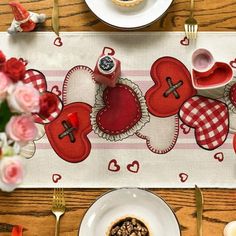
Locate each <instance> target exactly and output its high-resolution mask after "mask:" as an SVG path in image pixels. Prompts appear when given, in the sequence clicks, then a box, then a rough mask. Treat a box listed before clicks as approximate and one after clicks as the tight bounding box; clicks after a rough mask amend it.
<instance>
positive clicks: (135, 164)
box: [127, 161, 140, 174]
mask: <svg viewBox="0 0 236 236" xmlns="http://www.w3.org/2000/svg"><path fill="white" fill-rule="evenodd" d="M139 167H140V166H139V162H138V161H133V162H132V163H131V164H128V165H127V170H128V171H130V172H132V173H135V174H136V173H138V171H139Z"/></svg>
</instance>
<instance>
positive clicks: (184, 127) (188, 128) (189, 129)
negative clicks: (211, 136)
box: [180, 123, 191, 134]
mask: <svg viewBox="0 0 236 236" xmlns="http://www.w3.org/2000/svg"><path fill="white" fill-rule="evenodd" d="M180 128H181V129H182V130H183V133H184V134H188V133H189V132H190V131H191V128H190V127H188V126H187V125H185V124H183V123H182V124H181V125H180Z"/></svg>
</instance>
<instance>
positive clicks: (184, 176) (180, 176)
mask: <svg viewBox="0 0 236 236" xmlns="http://www.w3.org/2000/svg"><path fill="white" fill-rule="evenodd" d="M179 178H180V181H181V182H182V183H184V182H186V181H187V179H188V174H186V173H180V174H179Z"/></svg>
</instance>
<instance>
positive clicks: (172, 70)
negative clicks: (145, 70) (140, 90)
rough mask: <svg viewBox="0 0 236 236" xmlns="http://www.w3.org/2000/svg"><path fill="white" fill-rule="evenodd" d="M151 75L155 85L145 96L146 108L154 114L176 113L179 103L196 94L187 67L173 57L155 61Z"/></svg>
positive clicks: (159, 115)
mask: <svg viewBox="0 0 236 236" xmlns="http://www.w3.org/2000/svg"><path fill="white" fill-rule="evenodd" d="M151 77H152V80H153V81H154V83H155V85H154V86H152V87H151V88H150V89H149V90H148V91H147V92H146V95H145V97H146V100H147V106H148V109H149V111H150V113H152V114H153V115H154V116H158V117H168V116H172V115H175V114H177V113H178V111H179V108H180V107H181V105H182V104H183V103H184V102H185V101H186V100H187V99H188V98H190V97H192V96H194V95H195V94H196V90H195V89H194V88H193V86H192V82H191V75H190V73H189V71H188V69H187V68H186V67H185V66H184V64H182V63H181V62H180V61H179V60H177V59H175V58H173V57H162V58H160V59H158V60H157V61H155V62H154V64H153V65H152V68H151Z"/></svg>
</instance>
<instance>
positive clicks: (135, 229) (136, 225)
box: [109, 217, 149, 236]
mask: <svg viewBox="0 0 236 236" xmlns="http://www.w3.org/2000/svg"><path fill="white" fill-rule="evenodd" d="M109 236H149V232H148V229H147V227H146V226H145V224H144V223H143V222H141V221H140V220H138V219H135V218H131V217H127V218H125V219H122V220H119V221H118V222H117V223H115V224H114V225H113V226H112V228H111V230H110V234H109Z"/></svg>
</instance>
